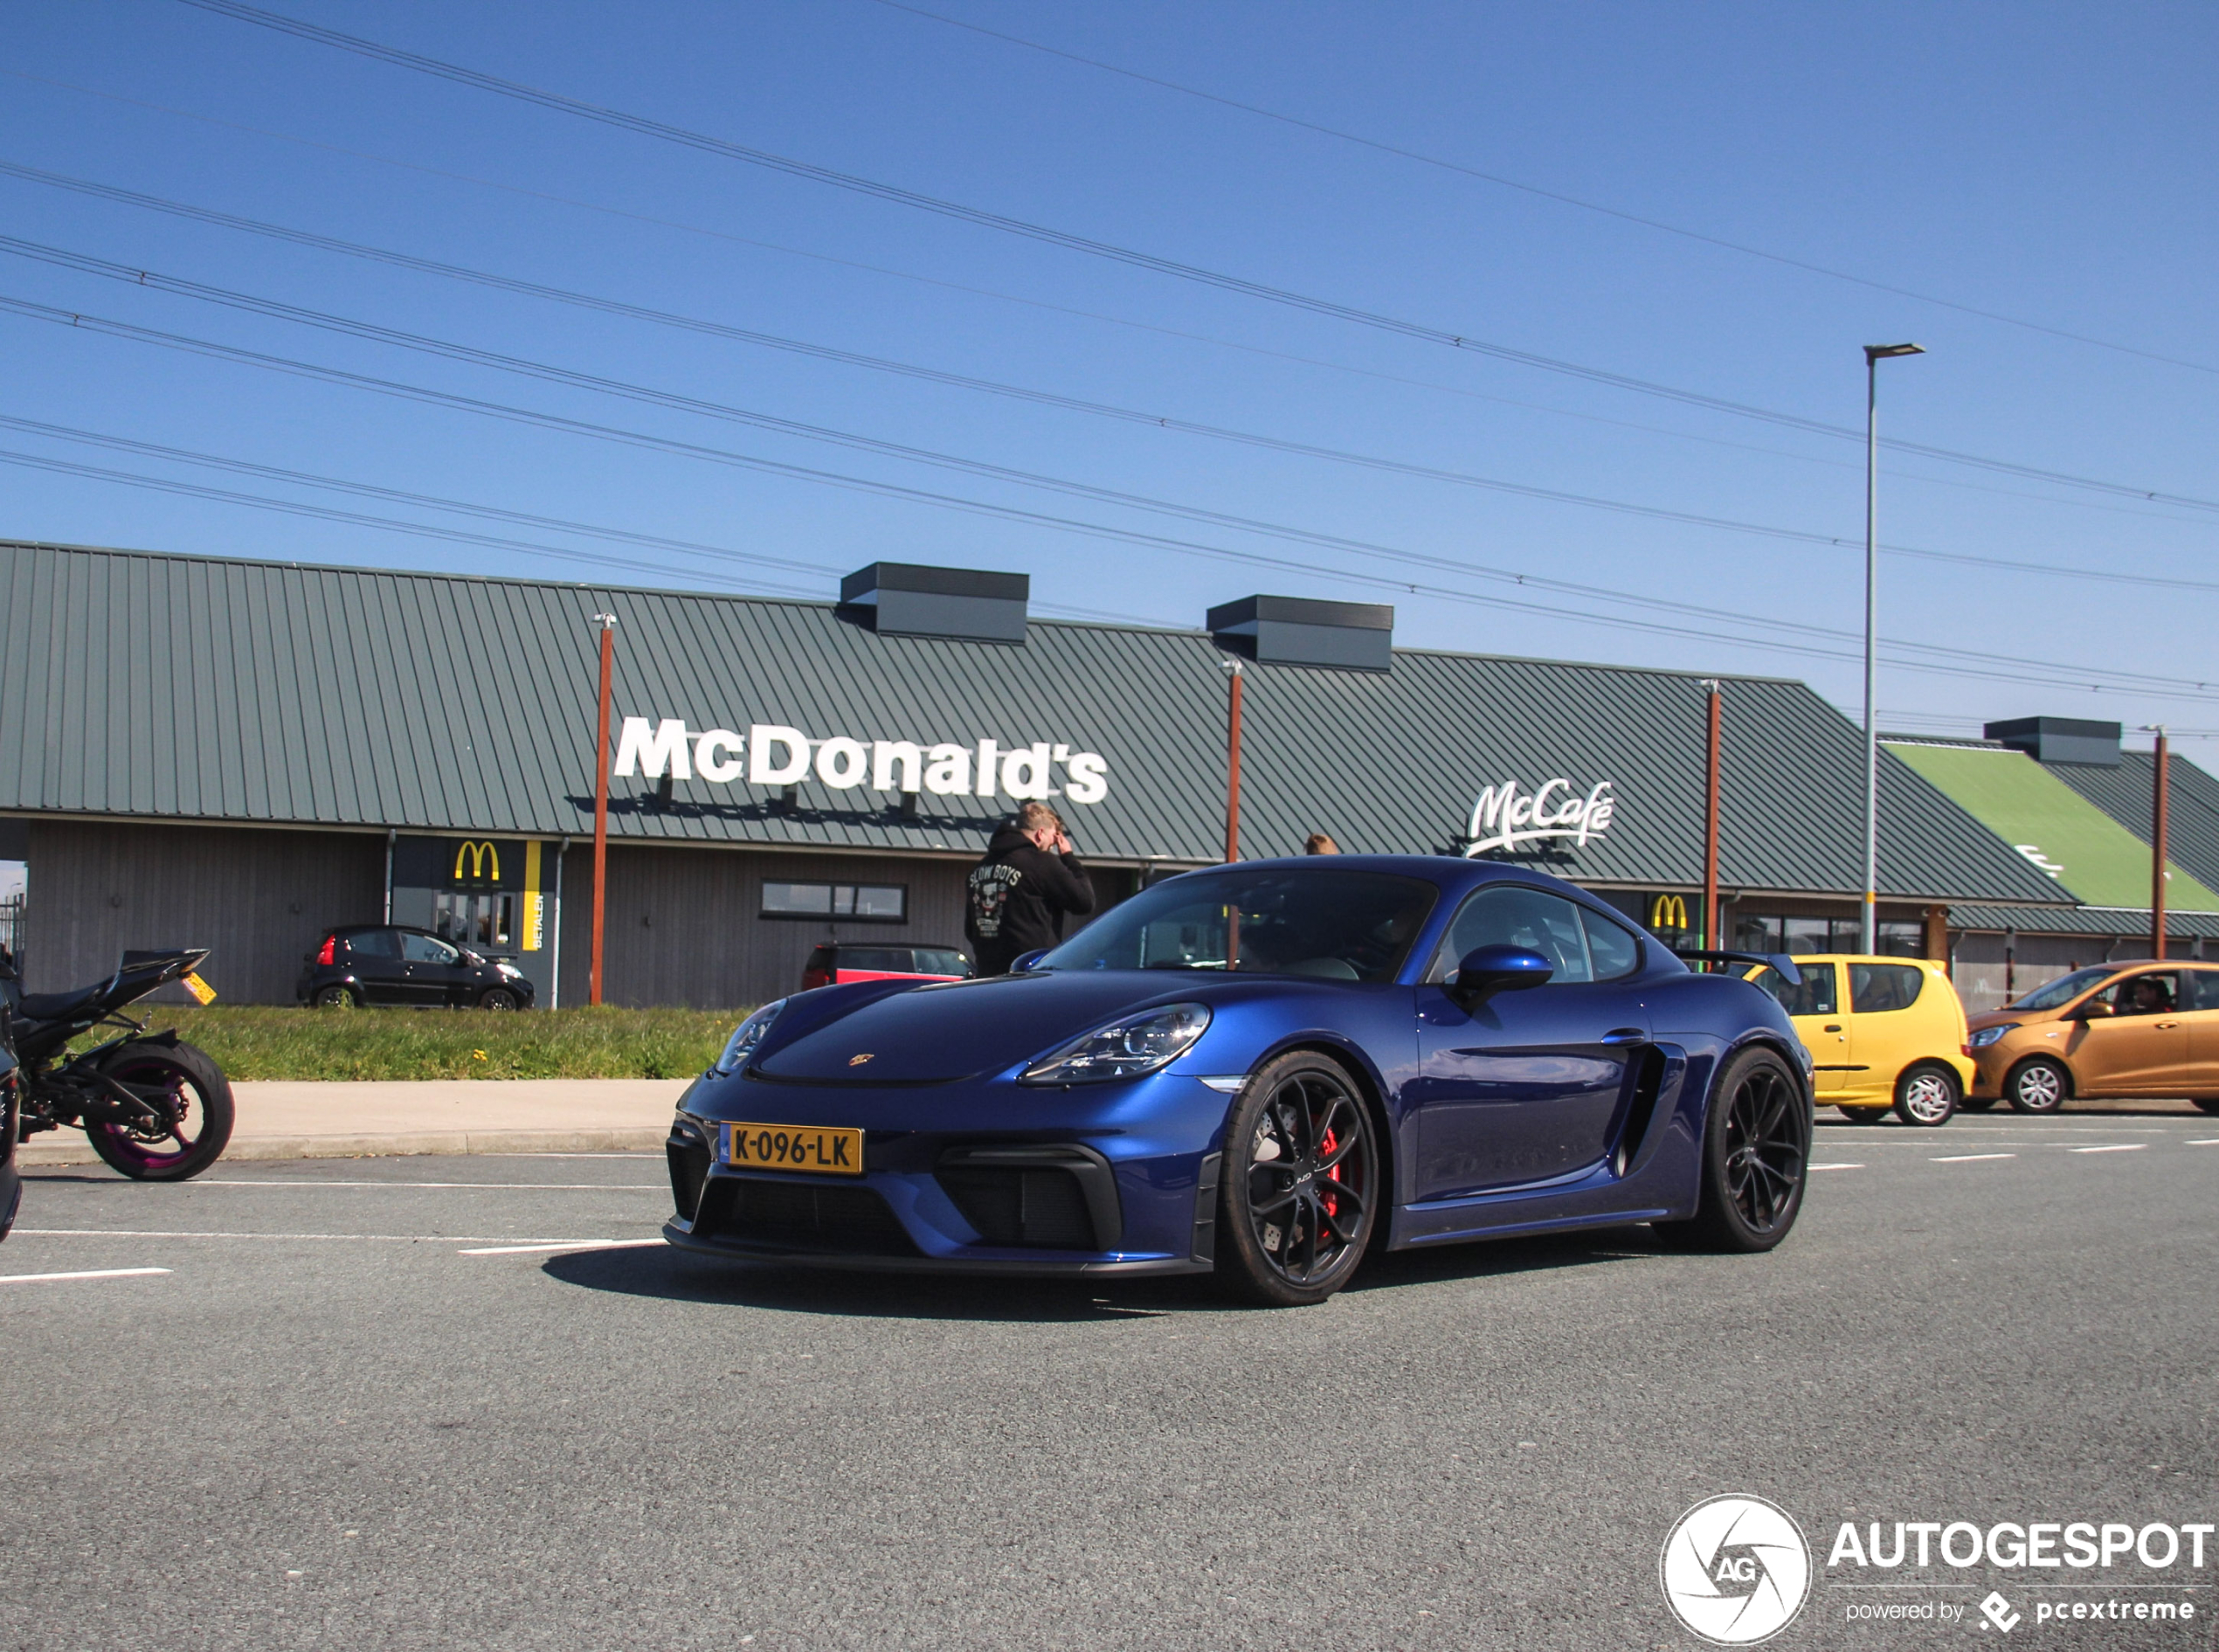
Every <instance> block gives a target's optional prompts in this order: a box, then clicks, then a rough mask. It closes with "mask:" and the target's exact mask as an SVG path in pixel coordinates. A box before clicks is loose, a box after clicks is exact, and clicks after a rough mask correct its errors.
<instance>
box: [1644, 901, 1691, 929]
mask: <svg viewBox="0 0 2219 1652" xmlns="http://www.w3.org/2000/svg"><path fill="white" fill-rule="evenodd" d="M1649 928H1650V929H1652V930H1684V929H1685V928H1687V902H1686V900H1685V899H1684V898H1683V896H1680V895H1658V896H1657V897H1656V902H1654V903H1653V904H1652V905H1651V906H1650V907H1649Z"/></svg>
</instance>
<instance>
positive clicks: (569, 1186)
mask: <svg viewBox="0 0 2219 1652" xmlns="http://www.w3.org/2000/svg"><path fill="white" fill-rule="evenodd" d="M187 1185H189V1186H192V1187H296V1188H317V1187H478V1188H501V1189H505V1190H509V1191H514V1192H528V1193H660V1192H668V1191H669V1184H668V1183H667V1182H327V1181H313V1182H311V1181H297V1182H296V1181H288V1180H286V1179H281V1178H279V1177H274V1176H273V1177H268V1178H263V1179H247V1178H245V1177H214V1176H204V1177H202V1178H201V1179H199V1180H198V1181H195V1182H191V1183H188V1184H187Z"/></svg>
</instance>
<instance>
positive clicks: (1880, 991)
mask: <svg viewBox="0 0 2219 1652" xmlns="http://www.w3.org/2000/svg"><path fill="white" fill-rule="evenodd" d="M1925 985H1926V971H1924V970H1922V969H1920V968H1919V967H1918V965H1917V964H1850V965H1849V1007H1850V1008H1851V1009H1852V1010H1854V1011H1856V1013H1858V1014H1859V1015H1884V1014H1886V1013H1888V1012H1889V1011H1891V1010H1907V1009H1909V1008H1910V1007H1911V1006H1912V1005H1914V1004H1916V1003H1917V1002H1918V993H1919V990H1920V989H1921V988H1923V987H1924V986H1925Z"/></svg>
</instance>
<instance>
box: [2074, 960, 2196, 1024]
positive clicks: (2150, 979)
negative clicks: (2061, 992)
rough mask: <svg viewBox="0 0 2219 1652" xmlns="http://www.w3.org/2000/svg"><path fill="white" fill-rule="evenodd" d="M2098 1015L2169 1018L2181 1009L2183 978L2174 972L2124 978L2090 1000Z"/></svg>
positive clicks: (2148, 973)
mask: <svg viewBox="0 0 2219 1652" xmlns="http://www.w3.org/2000/svg"><path fill="white" fill-rule="evenodd" d="M2088 1007H2089V1009H2090V1010H2091V1011H2093V1012H2095V1013H2098V1014H2103V1013H2110V1014H2112V1015H2170V1014H2172V1013H2174V1011H2175V1010H2177V1009H2179V1008H2180V1007H2181V978H2180V976H2179V975H2178V974H2177V973H2176V972H2175V971H2172V970H2144V971H2142V972H2141V973H2140V974H2139V975H2128V976H2122V977H2121V978H2119V979H2118V980H2116V981H2114V982H2112V984H2111V985H2109V986H2107V987H2105V989H2104V990H2103V991H2102V992H2098V993H2097V994H2096V996H2095V997H2094V998H2092V999H2089V1000H2088Z"/></svg>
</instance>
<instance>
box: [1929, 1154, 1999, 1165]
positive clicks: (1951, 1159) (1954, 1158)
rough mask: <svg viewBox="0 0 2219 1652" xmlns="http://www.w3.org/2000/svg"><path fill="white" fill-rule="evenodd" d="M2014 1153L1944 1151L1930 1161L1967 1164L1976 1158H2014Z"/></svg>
mask: <svg viewBox="0 0 2219 1652" xmlns="http://www.w3.org/2000/svg"><path fill="white" fill-rule="evenodd" d="M2017 1157H2018V1155H2017V1154H2016V1153H1945V1154H1943V1155H1942V1156H1941V1157H1940V1158H1937V1159H1934V1160H1932V1163H1934V1164H1937V1165H1969V1164H1971V1163H1972V1162H1973V1161H1974V1159H1976V1158H2017Z"/></svg>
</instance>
